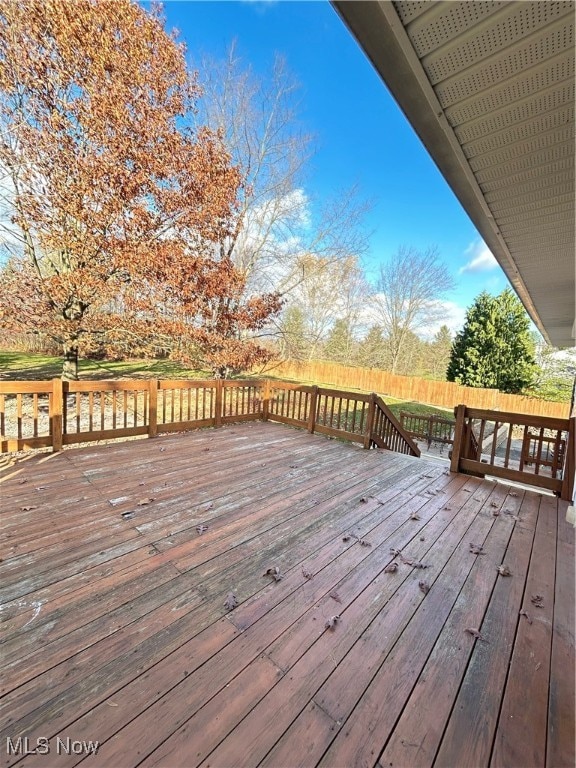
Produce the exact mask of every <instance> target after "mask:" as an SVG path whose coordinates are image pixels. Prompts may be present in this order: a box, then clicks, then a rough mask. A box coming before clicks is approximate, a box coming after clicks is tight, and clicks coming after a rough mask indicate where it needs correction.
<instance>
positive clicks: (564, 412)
mask: <svg viewBox="0 0 576 768" xmlns="http://www.w3.org/2000/svg"><path fill="white" fill-rule="evenodd" d="M268 373H269V374H270V375H274V376H278V377H280V378H287V379H296V380H298V381H306V382H308V381H317V382H321V383H322V384H326V385H330V386H335V387H346V388H351V389H363V390H366V391H367V392H379V393H380V394H382V395H388V396H390V397H394V398H397V399H398V400H415V401H417V402H419V403H427V404H429V405H437V406H439V407H440V408H449V409H450V410H452V409H453V408H455V407H456V406H457V405H458V404H459V403H466V405H468V406H469V407H470V408H483V409H485V410H492V411H506V412H508V413H523V414H534V415H537V416H552V417H556V418H560V419H565V418H568V416H569V410H570V407H569V405H568V404H567V403H553V402H549V401H547V400H538V399H537V398H533V397H522V396H520V395H506V394H504V393H503V392H500V391H498V390H497V389H479V388H476V387H463V386H461V385H460V384H454V383H453V382H450V381H431V380H428V379H420V378H418V377H416V376H397V375H395V374H393V373H389V372H388V371H381V370H379V369H378V368H355V367H352V366H346V365H338V364H337V363H330V362H322V361H312V362H309V363H301V362H298V361H294V360H288V361H286V362H282V363H278V364H277V365H275V366H274V368H273V369H271V370H269V371H268Z"/></svg>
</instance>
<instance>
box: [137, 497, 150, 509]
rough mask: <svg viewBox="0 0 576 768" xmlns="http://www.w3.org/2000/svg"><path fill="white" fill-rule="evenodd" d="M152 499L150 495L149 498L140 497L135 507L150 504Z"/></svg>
mask: <svg viewBox="0 0 576 768" xmlns="http://www.w3.org/2000/svg"><path fill="white" fill-rule="evenodd" d="M153 501H154V497H153V496H152V497H150V498H149V499H141V500H140V501H139V502H138V504H136V506H137V507H145V506H146V505H147V504H151V503H152V502H153Z"/></svg>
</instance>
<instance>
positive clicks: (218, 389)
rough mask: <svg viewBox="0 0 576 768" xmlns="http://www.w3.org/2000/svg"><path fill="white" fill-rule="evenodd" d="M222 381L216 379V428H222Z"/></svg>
mask: <svg viewBox="0 0 576 768" xmlns="http://www.w3.org/2000/svg"><path fill="white" fill-rule="evenodd" d="M222 403H223V399H222V379H216V400H215V403H214V426H215V427H221V426H222Z"/></svg>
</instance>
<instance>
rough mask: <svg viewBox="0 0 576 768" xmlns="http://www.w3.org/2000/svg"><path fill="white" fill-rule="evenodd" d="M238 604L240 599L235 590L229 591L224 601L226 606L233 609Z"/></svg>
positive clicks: (229, 609)
mask: <svg viewBox="0 0 576 768" xmlns="http://www.w3.org/2000/svg"><path fill="white" fill-rule="evenodd" d="M237 605H238V600H237V599H236V595H235V594H234V593H233V592H228V594H227V595H226V600H225V601H224V607H225V608H226V609H227V610H228V611H231V610H233V609H234V608H236V606H237Z"/></svg>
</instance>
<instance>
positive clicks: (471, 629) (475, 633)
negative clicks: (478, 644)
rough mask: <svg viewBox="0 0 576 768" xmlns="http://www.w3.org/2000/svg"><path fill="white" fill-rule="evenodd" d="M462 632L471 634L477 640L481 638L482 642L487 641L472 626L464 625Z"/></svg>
mask: <svg viewBox="0 0 576 768" xmlns="http://www.w3.org/2000/svg"><path fill="white" fill-rule="evenodd" d="M464 632H468V634H469V635H472V637H475V638H476V639H477V640H482V642H483V643H487V642H488V640H486V638H485V637H483V636H482V635H481V634H480V632H479V631H478V630H477V629H473V628H472V627H466V629H465V630H464Z"/></svg>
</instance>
